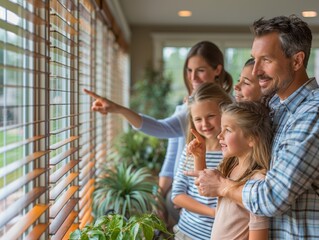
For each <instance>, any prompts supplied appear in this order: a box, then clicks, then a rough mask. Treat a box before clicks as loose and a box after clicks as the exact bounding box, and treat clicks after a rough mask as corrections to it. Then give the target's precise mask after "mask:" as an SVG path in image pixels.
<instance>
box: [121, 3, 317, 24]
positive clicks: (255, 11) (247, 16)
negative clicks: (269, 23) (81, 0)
mask: <svg viewBox="0 0 319 240" xmlns="http://www.w3.org/2000/svg"><path fill="white" fill-rule="evenodd" d="M119 4H120V6H121V8H122V11H123V13H124V16H125V18H126V21H127V23H128V24H129V25H166V26H250V25H251V24H252V22H253V21H254V20H256V19H259V18H260V17H265V18H270V17H274V16H278V15H290V14H296V15H298V16H301V11H303V10H315V11H317V12H318V14H319V0H119ZM179 10H191V11H192V12H193V15H192V16H191V17H189V18H180V17H178V16H177V12H178V11H179ZM305 21H306V22H308V24H309V25H310V26H319V16H317V17H315V18H307V19H305Z"/></svg>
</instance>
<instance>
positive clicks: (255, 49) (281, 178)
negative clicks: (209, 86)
mask: <svg viewBox="0 0 319 240" xmlns="http://www.w3.org/2000/svg"><path fill="white" fill-rule="evenodd" d="M253 32H254V35H255V38H254V41H253V46H252V52H251V53H252V57H253V58H254V59H255V65H254V69H253V74H255V75H257V76H258V78H259V84H260V86H261V89H262V92H263V94H264V95H273V97H272V98H271V99H270V101H269V106H270V108H271V110H272V118H273V130H274V139H273V145H272V159H271V166H270V170H269V172H268V173H267V175H266V178H265V179H264V180H260V181H255V180H249V181H248V182H247V183H246V184H245V185H244V186H241V187H237V188H235V187H233V188H232V184H233V182H232V181H231V180H230V179H225V178H223V177H222V176H221V175H220V173H219V172H218V171H217V170H204V171H201V172H199V173H195V172H188V173H186V174H187V175H189V176H196V177H197V179H196V181H195V184H197V186H198V188H199V191H200V193H201V194H202V195H204V196H211V197H212V196H224V197H228V198H231V199H233V200H235V201H237V202H238V203H240V204H243V205H244V206H245V207H246V208H247V209H248V210H249V211H251V212H253V213H255V214H256V215H264V216H269V217H271V225H270V232H269V238H270V239H285V240H286V239H289V240H290V239H319V195H318V194H319V189H318V187H319V109H318V108H319V89H318V84H317V82H316V80H315V79H314V78H312V79H309V77H308V75H307V72H306V67H307V64H308V59H309V55H310V49H311V42H312V33H311V30H310V29H309V27H308V25H307V24H306V23H305V22H304V21H302V20H301V19H300V18H298V17H296V16H294V15H292V16H289V17H285V16H280V17H275V18H272V19H269V20H265V19H263V18H262V19H259V20H257V21H255V22H254V24H253Z"/></svg>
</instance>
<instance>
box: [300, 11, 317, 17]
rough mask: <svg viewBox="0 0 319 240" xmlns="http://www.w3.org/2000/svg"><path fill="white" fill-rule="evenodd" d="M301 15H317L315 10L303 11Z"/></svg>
mask: <svg viewBox="0 0 319 240" xmlns="http://www.w3.org/2000/svg"><path fill="white" fill-rule="evenodd" d="M302 16H303V17H317V12H316V11H303V12H302Z"/></svg>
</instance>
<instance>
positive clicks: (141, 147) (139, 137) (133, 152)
mask: <svg viewBox="0 0 319 240" xmlns="http://www.w3.org/2000/svg"><path fill="white" fill-rule="evenodd" d="M166 147H167V141H163V139H158V138H156V137H152V136H148V135H146V134H144V133H141V132H138V131H135V130H133V129H130V130H128V131H127V132H125V133H122V134H120V135H119V136H118V137H117V138H116V140H115V142H114V148H115V150H116V155H117V156H118V157H117V158H120V159H121V161H125V162H127V163H128V164H133V165H134V167H135V168H140V167H147V168H148V169H150V170H151V171H152V172H153V174H154V175H158V173H159V171H160V169H161V166H162V164H163V161H164V158H165V153H166Z"/></svg>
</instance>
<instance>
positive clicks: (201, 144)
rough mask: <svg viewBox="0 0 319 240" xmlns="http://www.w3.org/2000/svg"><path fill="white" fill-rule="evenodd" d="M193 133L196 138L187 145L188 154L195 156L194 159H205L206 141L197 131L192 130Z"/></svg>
mask: <svg viewBox="0 0 319 240" xmlns="http://www.w3.org/2000/svg"><path fill="white" fill-rule="evenodd" d="M191 132H192V134H193V135H194V137H195V138H194V139H193V140H192V141H191V142H190V143H189V144H188V145H187V153H188V154H191V155H193V157H194V158H205V154H206V143H205V139H204V138H203V137H202V136H201V135H200V134H199V133H198V132H197V131H196V130H195V129H191Z"/></svg>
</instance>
